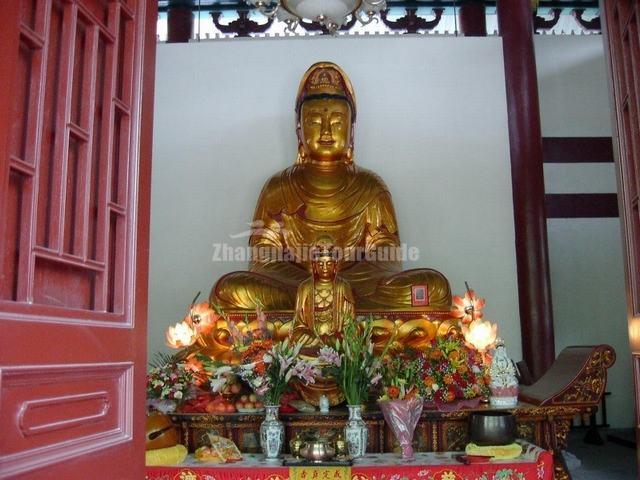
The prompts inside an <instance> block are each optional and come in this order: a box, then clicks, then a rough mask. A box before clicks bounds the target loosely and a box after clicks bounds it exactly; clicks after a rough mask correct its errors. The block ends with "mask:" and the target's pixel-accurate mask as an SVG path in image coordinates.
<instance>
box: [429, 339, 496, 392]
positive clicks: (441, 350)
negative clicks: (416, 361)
mask: <svg viewBox="0 0 640 480" xmlns="http://www.w3.org/2000/svg"><path fill="white" fill-rule="evenodd" d="M423 356H424V360H425V369H424V375H423V382H424V392H425V396H426V398H427V399H429V400H433V401H434V402H435V403H436V405H442V404H450V403H453V402H455V401H456V400H465V399H467V400H468V399H474V398H479V397H481V396H485V395H487V394H488V393H489V390H488V385H489V383H490V378H489V375H488V372H487V371H486V367H485V365H484V364H483V362H482V357H481V355H480V354H479V353H478V352H476V351H475V350H474V349H472V348H470V347H469V346H468V345H467V344H466V343H465V342H464V338H463V337H462V336H461V335H460V333H457V332H450V333H448V334H447V335H446V336H442V337H438V338H436V339H434V340H433V341H432V344H431V348H429V349H427V350H426V351H425V352H424V353H423Z"/></svg>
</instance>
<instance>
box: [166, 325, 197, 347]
mask: <svg viewBox="0 0 640 480" xmlns="http://www.w3.org/2000/svg"><path fill="white" fill-rule="evenodd" d="M197 336H198V334H197V332H196V331H195V329H194V328H193V327H192V326H191V325H189V324H188V323H187V322H185V321H183V322H178V323H176V324H175V326H173V327H169V328H167V333H166V337H167V345H169V346H170V347H171V348H184V347H188V346H190V345H193V344H194V343H195V341H196V338H197Z"/></svg>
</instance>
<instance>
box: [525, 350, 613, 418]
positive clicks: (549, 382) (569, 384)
mask: <svg viewBox="0 0 640 480" xmlns="http://www.w3.org/2000/svg"><path fill="white" fill-rule="evenodd" d="M615 361H616V352H615V350H614V349H613V348H612V347H610V346H609V345H596V346H576V347H567V348H565V349H564V350H562V352H560V355H558V358H556V360H555V362H553V365H551V368H550V369H549V370H548V371H547V373H545V374H544V375H543V376H542V377H541V378H540V379H539V380H538V381H537V382H535V383H534V384H532V385H523V386H521V387H520V400H521V401H523V402H527V403H531V404H533V405H540V406H545V405H563V406H573V407H578V408H583V409H584V410H585V412H587V411H590V410H592V409H594V408H597V406H598V405H599V404H600V401H601V400H602V396H603V395H604V390H605V387H606V385H607V369H609V368H610V367H611V366H612V365H613V364H614V363H615Z"/></svg>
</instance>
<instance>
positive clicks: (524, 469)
mask: <svg viewBox="0 0 640 480" xmlns="http://www.w3.org/2000/svg"><path fill="white" fill-rule="evenodd" d="M456 454H457V453H452V452H444V453H432V452H429V453H417V454H416V458H415V459H414V460H413V461H411V462H404V461H402V460H401V459H400V456H399V455H398V454H393V453H384V454H368V455H367V456H366V457H364V458H363V459H359V460H357V461H356V462H354V465H353V466H352V467H283V466H271V465H268V464H266V463H265V462H264V461H263V460H262V456H261V455H250V454H245V455H244V460H243V461H242V462H238V463H234V464H229V465H212V464H206V463H199V462H197V461H196V460H194V459H193V457H192V456H189V457H188V458H187V460H185V462H184V463H183V464H182V465H178V466H166V467H147V470H146V479H147V480H344V479H346V480H400V479H402V480H553V456H552V455H551V453H549V452H547V451H546V450H542V449H541V448H538V447H536V446H533V445H530V444H526V445H524V451H523V454H522V455H521V456H520V457H518V458H516V459H514V460H500V461H495V460H494V461H490V462H486V463H477V464H471V465H464V464H461V463H459V462H458V461H456V460H455V458H454V455H456Z"/></svg>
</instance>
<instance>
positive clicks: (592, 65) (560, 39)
mask: <svg viewBox="0 0 640 480" xmlns="http://www.w3.org/2000/svg"><path fill="white" fill-rule="evenodd" d="M535 45H536V58H537V68H538V85H539V91H540V109H541V120H542V131H543V136H548V137H589V136H602V137H606V136H610V135H611V123H610V122H611V115H610V111H609V96H608V95H609V93H608V86H607V70H606V65H605V59H604V51H603V45H602V38H601V37H599V36H593V37H572V36H553V37H547V36H545V37H536V43H535ZM614 168H615V167H614V165H613V164H612V163H581V164H549V165H545V189H546V192H547V193H614V192H615V191H616V182H615V170H614ZM547 228H548V237H549V257H550V268H551V289H552V300H553V311H554V330H555V340H556V352H557V353H559V352H560V351H561V350H562V349H563V348H564V347H566V346H568V345H593V344H598V343H608V344H609V345H611V346H613V347H614V348H615V350H616V353H617V355H618V360H617V362H616V364H615V365H614V366H613V368H612V369H611V370H610V371H609V372H610V376H609V383H608V386H607V390H610V391H611V392H612V395H611V397H608V399H607V407H608V412H607V413H608V417H609V423H611V424H612V425H613V426H617V427H631V426H632V422H633V392H632V389H631V388H630V385H631V360H630V359H631V356H630V353H629V341H628V336H627V317H626V307H625V296H624V271H623V265H622V242H621V239H620V222H619V220H618V219H617V218H587V219H551V220H548V221H547Z"/></svg>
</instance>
